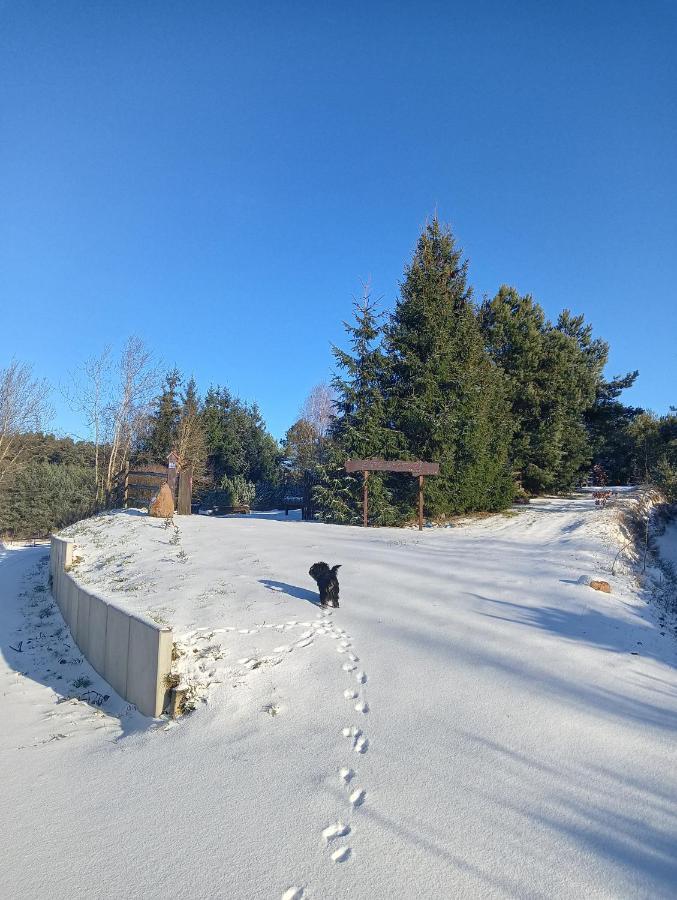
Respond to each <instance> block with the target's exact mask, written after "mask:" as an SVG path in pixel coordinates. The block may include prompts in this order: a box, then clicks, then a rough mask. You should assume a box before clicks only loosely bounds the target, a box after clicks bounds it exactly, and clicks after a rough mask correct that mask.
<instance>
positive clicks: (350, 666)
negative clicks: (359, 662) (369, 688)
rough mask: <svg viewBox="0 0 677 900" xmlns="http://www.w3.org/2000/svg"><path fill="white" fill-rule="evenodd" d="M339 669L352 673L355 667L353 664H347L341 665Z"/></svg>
mask: <svg viewBox="0 0 677 900" xmlns="http://www.w3.org/2000/svg"><path fill="white" fill-rule="evenodd" d="M341 668H342V669H343V671H344V672H354V671H355V669H356V668H357V666H356V665H354V664H353V663H349V662H347V663H343V665H342V666H341Z"/></svg>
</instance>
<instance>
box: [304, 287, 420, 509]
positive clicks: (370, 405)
mask: <svg viewBox="0 0 677 900" xmlns="http://www.w3.org/2000/svg"><path fill="white" fill-rule="evenodd" d="M353 307H354V316H355V323H354V324H350V323H348V322H344V323H343V324H344V328H345V330H346V334H347V335H348V339H349V347H350V349H349V350H342V349H341V348H340V347H337V346H334V347H332V352H333V354H334V359H335V361H336V366H337V370H338V371H337V374H336V375H335V376H334V378H333V380H332V386H333V388H334V391H335V394H336V400H335V417H334V420H333V423H332V426H331V429H330V435H329V438H330V439H329V443H328V445H327V453H326V460H325V461H324V464H323V465H322V466H321V467H320V468H321V471H320V483H319V485H318V486H317V487H316V489H315V500H316V503H317V506H318V508H319V509H320V511H321V515H322V517H323V518H325V519H327V520H331V521H335V522H358V521H361V516H362V512H361V504H362V480H361V476H348V475H346V473H345V469H344V466H345V461H346V460H347V459H349V458H358V459H368V458H370V457H381V458H384V459H392V458H396V457H397V456H399V455H400V453H401V450H402V446H403V445H402V436H401V435H400V434H399V433H398V432H397V431H396V430H395V429H394V428H392V427H390V424H389V422H388V415H387V400H386V390H385V388H386V381H387V371H388V358H387V356H386V355H385V353H384V352H383V348H382V346H381V338H382V325H381V321H380V320H381V318H382V316H381V315H380V314H379V313H378V311H377V307H376V304H375V303H374V301H373V300H372V299H371V297H370V294H369V290H368V289H365V292H364V296H363V297H362V299H361V300H359V301H355V302H354V304H353ZM369 512H370V515H369V519H370V521H371V522H373V523H374V524H377V525H392V524H395V523H396V522H397V521H398V519H399V513H398V510H397V508H396V507H395V505H394V504H393V501H392V495H391V491H390V488H389V486H388V480H387V478H386V476H385V475H383V474H381V473H378V472H375V473H373V474H372V475H371V476H370V479H369Z"/></svg>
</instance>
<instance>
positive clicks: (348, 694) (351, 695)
mask: <svg viewBox="0 0 677 900" xmlns="http://www.w3.org/2000/svg"><path fill="white" fill-rule="evenodd" d="M343 696H344V697H345V698H346V700H355V699H356V698H357V691H354V690H353V689H352V688H347V689H346V690H345V691H344V692H343Z"/></svg>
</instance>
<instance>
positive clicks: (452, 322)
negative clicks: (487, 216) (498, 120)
mask: <svg viewBox="0 0 677 900" xmlns="http://www.w3.org/2000/svg"><path fill="white" fill-rule="evenodd" d="M387 347H388V352H389V355H390V359H391V371H392V376H391V379H390V383H389V386H388V398H389V401H390V402H391V404H392V407H391V409H390V410H389V412H390V415H391V417H392V421H393V424H394V425H395V426H396V428H397V429H398V430H399V431H401V432H402V434H403V435H404V436H405V441H406V449H407V451H408V454H409V455H410V456H411V457H417V458H421V459H426V460H431V461H434V462H439V463H440V467H441V474H440V476H439V477H437V478H431V479H429V484H428V486H427V488H426V506H427V510H428V512H429V514H432V515H444V514H450V513H455V512H464V511H468V510H475V509H498V508H501V507H504V506H505V505H506V504H507V503H509V501H510V499H511V497H512V494H513V490H514V485H513V481H512V476H511V473H510V467H509V461H508V452H509V445H510V434H511V423H510V415H509V408H508V404H507V400H506V398H505V391H506V388H505V384H504V378H503V375H502V374H501V373H500V371H499V370H498V369H497V367H496V366H495V365H494V364H493V363H492V361H491V359H490V357H489V356H488V354H487V353H486V351H485V349H484V346H483V341H482V335H481V332H480V328H479V324H478V321H477V318H476V314H475V308H474V305H473V302H472V293H471V289H470V287H469V286H468V284H467V261H465V260H463V259H462V254H461V251H460V250H459V249H457V248H456V246H455V242H454V238H453V236H452V234H451V232H450V231H449V230H448V229H443V228H442V227H441V226H440V223H439V221H438V220H437V219H436V218H435V219H434V220H433V221H432V223H431V224H429V225H428V226H427V227H426V228H425V230H424V232H423V234H422V235H421V237H420V239H419V242H418V246H417V248H416V252H415V254H414V258H413V260H412V263H411V265H410V266H409V267H408V269H407V270H406V272H405V279H404V283H403V284H402V287H401V293H400V298H399V300H398V303H397V306H396V309H395V312H394V315H393V317H392V320H391V323H390V326H389V328H388V330H387ZM407 493H409V494H410V495H413V485H411V486H410V488H409V490H408V491H407ZM411 499H412V498H411V496H410V498H409V500H410V501H411Z"/></svg>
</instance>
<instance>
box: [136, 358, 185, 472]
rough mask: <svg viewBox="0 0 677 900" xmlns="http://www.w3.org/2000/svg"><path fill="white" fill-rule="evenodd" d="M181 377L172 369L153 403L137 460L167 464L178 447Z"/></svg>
mask: <svg viewBox="0 0 677 900" xmlns="http://www.w3.org/2000/svg"><path fill="white" fill-rule="evenodd" d="M181 380H182V379H181V375H180V373H179V372H178V370H177V369H172V371H171V372H168V373H167V375H166V376H165V383H164V386H163V389H162V392H161V394H160V395H159V396H158V397H157V398H156V399H155V401H154V402H153V412H152V413H151V415H150V419H149V422H148V426H147V429H146V435H145V437H144V439H143V440H142V442H141V446H140V448H139V452H138V454H137V459H138V460H139V461H142V462H149V463H162V462H166V460H167V457H168V456H169V454H170V452H171V451H172V450H173V449H175V447H176V440H177V435H178V426H179V419H180V417H181V403H180V397H179V389H180V387H181Z"/></svg>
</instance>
